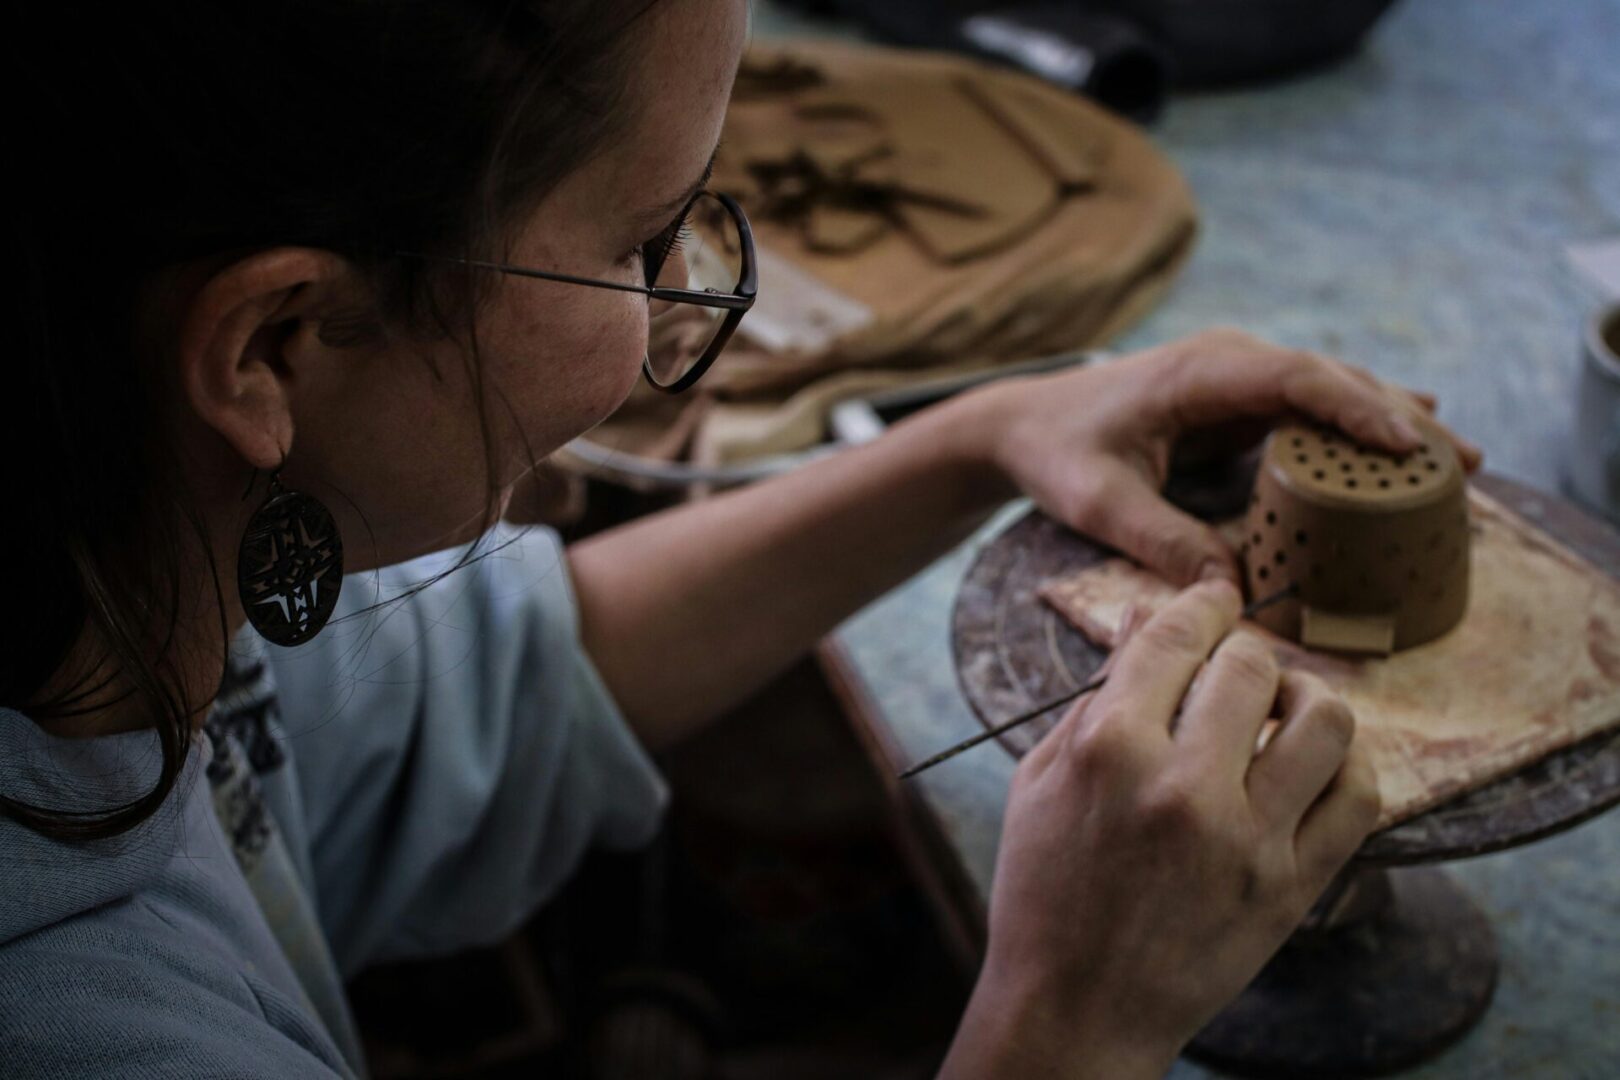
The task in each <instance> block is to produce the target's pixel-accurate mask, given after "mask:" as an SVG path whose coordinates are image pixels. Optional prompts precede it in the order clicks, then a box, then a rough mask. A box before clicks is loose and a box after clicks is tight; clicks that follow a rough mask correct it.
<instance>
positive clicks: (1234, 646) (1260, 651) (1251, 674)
mask: <svg viewBox="0 0 1620 1080" xmlns="http://www.w3.org/2000/svg"><path fill="white" fill-rule="evenodd" d="M1217 659H1218V660H1219V661H1220V663H1221V664H1223V665H1224V666H1225V667H1226V668H1228V669H1229V670H1230V672H1231V674H1232V676H1233V677H1234V678H1236V679H1239V680H1242V681H1243V682H1247V683H1251V684H1253V685H1256V686H1275V685H1276V683H1277V679H1278V677H1279V675H1280V670H1279V668H1278V666H1277V657H1276V656H1275V655H1274V654H1273V653H1272V651H1271V649H1269V648H1268V647H1266V645H1265V644H1264V643H1263V642H1261V641H1260V640H1258V639H1257V638H1256V637H1255V636H1254V635H1253V634H1248V633H1239V634H1233V635H1231V636H1230V637H1228V638H1227V639H1226V641H1225V642H1224V643H1223V644H1222V645H1221V647H1220V649H1219V651H1218V652H1217Z"/></svg>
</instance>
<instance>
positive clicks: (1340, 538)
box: [1241, 422, 1470, 653]
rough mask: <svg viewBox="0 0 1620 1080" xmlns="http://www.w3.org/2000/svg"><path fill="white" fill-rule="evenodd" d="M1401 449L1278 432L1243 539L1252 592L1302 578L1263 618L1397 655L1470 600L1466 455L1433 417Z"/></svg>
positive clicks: (1290, 429)
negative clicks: (1401, 453) (1406, 450)
mask: <svg viewBox="0 0 1620 1080" xmlns="http://www.w3.org/2000/svg"><path fill="white" fill-rule="evenodd" d="M1420 427H1421V429H1422V431H1423V433H1424V434H1425V435H1427V436H1428V439H1427V441H1426V442H1425V443H1424V445H1423V447H1422V448H1421V449H1420V450H1418V452H1416V453H1414V454H1410V455H1407V456H1405V457H1397V456H1395V455H1392V454H1386V453H1383V452H1382V451H1378V450H1371V449H1368V448H1366V447H1362V446H1359V445H1357V444H1355V443H1352V442H1350V441H1348V440H1347V438H1346V437H1345V436H1344V435H1342V434H1340V433H1337V432H1334V431H1331V430H1327V429H1323V428H1316V427H1308V426H1304V425H1289V426H1285V427H1281V428H1278V429H1277V430H1276V431H1275V432H1273V433H1272V435H1271V439H1270V441H1269V443H1268V444H1267V445H1266V448H1265V451H1264V455H1263V457H1262V459H1261V463H1260V470H1259V473H1258V475H1257V476H1256V478H1255V486H1254V494H1253V495H1252V496H1251V498H1250V501H1249V513H1248V518H1247V528H1246V530H1245V536H1244V540H1243V546H1242V551H1241V554H1242V559H1243V564H1244V573H1245V577H1246V579H1247V586H1248V591H1249V599H1250V600H1251V601H1252V600H1257V599H1262V598H1264V597H1267V596H1271V595H1273V594H1275V593H1276V592H1278V591H1279V590H1281V589H1284V588H1286V587H1287V586H1289V585H1290V584H1295V585H1297V586H1298V590H1299V591H1298V596H1297V598H1295V599H1291V600H1287V601H1284V602H1282V603H1278V604H1274V605H1272V606H1271V607H1269V608H1267V609H1265V610H1264V611H1262V612H1260V613H1259V615H1258V616H1256V618H1257V620H1258V621H1259V622H1260V623H1261V624H1263V625H1264V626H1266V627H1267V628H1269V629H1271V630H1273V631H1275V632H1276V633H1279V634H1282V635H1283V636H1285V637H1288V638H1292V639H1293V640H1296V641H1299V642H1301V643H1302V644H1304V645H1306V646H1308V647H1310V648H1317V649H1333V650H1339V651H1348V652H1363V653H1389V652H1391V651H1393V650H1396V649H1405V648H1410V647H1411V646H1413V645H1421V644H1423V643H1424V642H1426V641H1432V640H1434V639H1435V638H1437V637H1439V636H1440V635H1441V634H1444V633H1445V632H1446V631H1448V630H1450V629H1451V628H1452V627H1453V626H1455V625H1456V624H1457V623H1458V622H1459V621H1460V620H1461V619H1462V617H1463V613H1464V612H1465V611H1466V610H1467V607H1468V568H1469V562H1470V559H1469V538H1470V533H1469V527H1468V500H1467V492H1466V487H1465V478H1464V475H1463V470H1462V466H1461V463H1460V462H1459V461H1458V459H1457V455H1456V452H1455V450H1454V449H1453V448H1452V446H1451V443H1450V442H1449V441H1448V440H1447V439H1446V438H1445V437H1444V436H1443V435H1442V434H1441V433H1440V432H1439V430H1438V429H1437V428H1435V426H1434V425H1433V424H1431V423H1428V422H1422V423H1421V424H1420Z"/></svg>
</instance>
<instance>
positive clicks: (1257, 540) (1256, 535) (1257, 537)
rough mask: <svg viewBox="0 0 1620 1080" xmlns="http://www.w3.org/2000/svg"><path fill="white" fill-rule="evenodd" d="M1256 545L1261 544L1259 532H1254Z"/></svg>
mask: <svg viewBox="0 0 1620 1080" xmlns="http://www.w3.org/2000/svg"><path fill="white" fill-rule="evenodd" d="M1254 546H1255V547H1259V546H1260V534H1259V533H1255V534H1254Z"/></svg>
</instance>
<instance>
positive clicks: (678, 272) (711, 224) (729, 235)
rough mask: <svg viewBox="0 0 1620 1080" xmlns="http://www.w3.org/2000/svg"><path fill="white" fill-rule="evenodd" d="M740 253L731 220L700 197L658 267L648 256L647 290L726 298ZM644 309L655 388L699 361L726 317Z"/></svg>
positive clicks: (711, 199)
mask: <svg viewBox="0 0 1620 1080" xmlns="http://www.w3.org/2000/svg"><path fill="white" fill-rule="evenodd" d="M677 224H678V225H679V224H680V223H677ZM660 239H664V238H660ZM742 251H743V245H742V234H741V232H740V230H739V229H738V226H737V221H736V219H735V218H733V217H732V215H731V212H730V211H728V210H727V209H726V207H725V204H724V203H722V202H721V201H720V200H719V199H718V198H716V197H715V196H714V195H712V194H710V193H708V192H704V193H703V194H701V195H699V196H698V197H697V199H696V201H694V202H693V203H692V206H691V208H690V209H689V210H688V211H687V214H686V221H685V223H684V225H680V228H679V230H678V232H676V233H673V234H672V235H671V237H670V238H669V240H668V243H667V247H666V251H665V253H663V258H662V260H661V262H658V263H657V265H654V260H657V259H658V253H654V252H649V256H648V267H647V270H648V274H649V276H655V277H656V281H655V282H649V284H657V285H662V286H665V287H673V288H687V289H706V290H710V291H713V292H716V293H721V294H724V295H730V294H732V293H735V292H736V291H737V287H738V284H739V283H740V282H741V281H742ZM649 303H650V305H651V307H650V313H649V323H650V330H649V334H648V342H647V359H648V364H649V366H650V367H651V368H652V373H653V375H654V377H655V378H656V379H657V380H658V382H660V383H663V384H669V383H673V382H675V381H677V380H679V379H680V378H681V377H682V376H684V375H685V374H686V373H687V372H688V371H690V370H691V369H692V367H693V366H694V365H695V364H697V362H698V361H699V360H700V359H701V358H702V357H703V354H704V352H706V351H707V350H708V347H709V344H710V343H711V342H712V341H714V339H715V337H716V336H717V335H718V334H719V333H720V330H721V327H722V325H723V324H724V323H725V320H726V316H727V314H728V313H727V311H726V309H724V308H710V307H702V306H699V305H697V304H681V303H669V302H666V301H662V300H651V301H649Z"/></svg>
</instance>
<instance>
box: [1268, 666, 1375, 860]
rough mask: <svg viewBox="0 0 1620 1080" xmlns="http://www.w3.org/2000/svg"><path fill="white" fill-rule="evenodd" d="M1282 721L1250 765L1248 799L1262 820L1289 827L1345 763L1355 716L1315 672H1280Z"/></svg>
mask: <svg viewBox="0 0 1620 1080" xmlns="http://www.w3.org/2000/svg"><path fill="white" fill-rule="evenodd" d="M1277 701H1278V706H1279V707H1280V709H1281V711H1282V724H1281V726H1280V727H1279V728H1278V729H1277V733H1276V734H1275V735H1273V736H1272V738H1271V741H1270V742H1269V743H1267V744H1266V749H1265V751H1264V752H1263V753H1261V754H1259V755H1258V756H1256V757H1255V759H1254V763H1253V764H1252V765H1250V766H1249V776H1248V789H1249V804H1250V805H1251V806H1252V807H1253V808H1254V811H1255V813H1256V814H1258V815H1260V816H1261V817H1262V819H1264V820H1266V821H1268V822H1270V823H1272V824H1273V825H1276V826H1278V827H1280V828H1285V829H1287V830H1288V831H1290V832H1293V831H1294V830H1295V829H1296V827H1297V826H1298V823H1299V821H1300V819H1301V818H1303V817H1304V816H1305V811H1306V810H1308V809H1310V806H1311V804H1312V803H1314V802H1315V801H1316V800H1317V799H1318V798H1319V797H1320V796H1321V794H1322V792H1323V790H1324V789H1326V787H1327V786H1328V784H1329V783H1330V782H1331V781H1332V780H1333V777H1334V776H1335V775H1336V774H1337V773H1338V771H1339V768H1340V766H1342V765H1343V764H1344V759H1345V755H1346V753H1348V751H1349V748H1350V742H1351V739H1352V738H1353V737H1354V735H1355V730H1356V722H1355V716H1354V714H1352V713H1351V712H1350V707H1349V706H1348V705H1346V704H1345V703H1344V699H1343V698H1341V697H1339V695H1338V694H1336V693H1334V692H1333V691H1331V690H1329V689H1328V686H1327V684H1326V683H1324V682H1323V681H1322V680H1321V679H1318V678H1316V677H1315V676H1313V675H1307V674H1305V673H1303V672H1298V671H1290V672H1287V673H1285V674H1284V675H1283V677H1282V680H1281V684H1280V686H1279V693H1278V696H1277Z"/></svg>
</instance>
